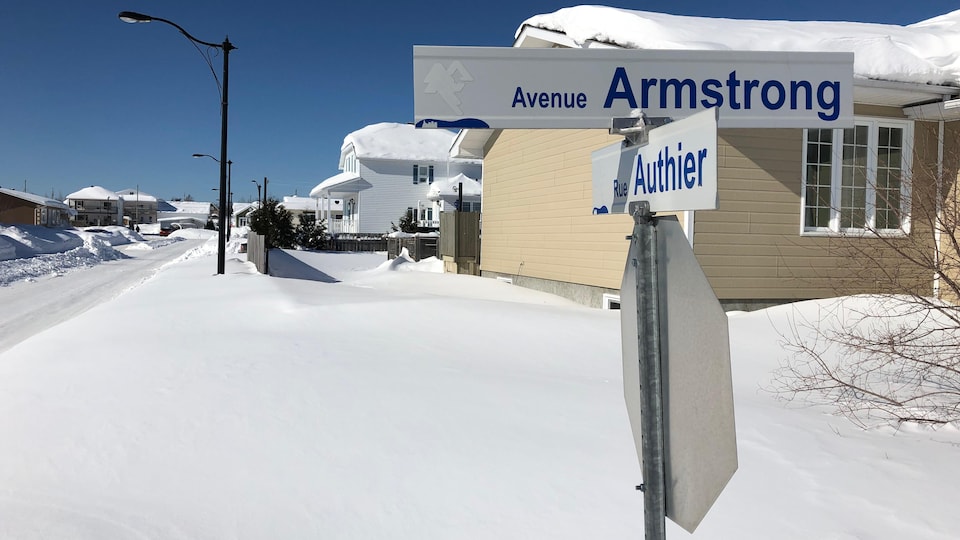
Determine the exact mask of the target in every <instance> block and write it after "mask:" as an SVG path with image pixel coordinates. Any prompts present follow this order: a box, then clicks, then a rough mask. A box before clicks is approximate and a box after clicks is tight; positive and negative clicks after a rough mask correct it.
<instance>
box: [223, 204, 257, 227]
mask: <svg viewBox="0 0 960 540" xmlns="http://www.w3.org/2000/svg"><path fill="white" fill-rule="evenodd" d="M259 207H260V201H256V202H252V203H233V213H232V214H231V215H230V219H231V224H232V225H233V226H234V227H246V226H248V225H250V214H251V213H252V212H253V211H255V210H256V209H257V208H259Z"/></svg>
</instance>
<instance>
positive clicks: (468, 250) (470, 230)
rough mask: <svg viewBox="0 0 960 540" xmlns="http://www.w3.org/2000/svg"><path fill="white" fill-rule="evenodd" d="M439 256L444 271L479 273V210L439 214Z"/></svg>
mask: <svg viewBox="0 0 960 540" xmlns="http://www.w3.org/2000/svg"><path fill="white" fill-rule="evenodd" d="M440 256H441V257H443V263H444V271H446V272H451V273H457V274H473V275H480V212H443V213H441V214H440Z"/></svg>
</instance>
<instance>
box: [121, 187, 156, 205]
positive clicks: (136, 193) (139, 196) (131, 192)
mask: <svg viewBox="0 0 960 540" xmlns="http://www.w3.org/2000/svg"><path fill="white" fill-rule="evenodd" d="M117 195H119V196H121V197H123V198H124V200H126V201H127V202H129V201H140V202H157V198H156V197H154V196H153V195H151V194H149V193H144V192H143V191H140V190H139V189H121V190H120V191H118V192H117Z"/></svg>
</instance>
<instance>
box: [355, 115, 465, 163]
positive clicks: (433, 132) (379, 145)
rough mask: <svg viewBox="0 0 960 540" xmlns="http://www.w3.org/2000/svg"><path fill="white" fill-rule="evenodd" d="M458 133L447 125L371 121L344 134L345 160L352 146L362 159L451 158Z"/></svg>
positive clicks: (435, 159) (444, 159)
mask: <svg viewBox="0 0 960 540" xmlns="http://www.w3.org/2000/svg"><path fill="white" fill-rule="evenodd" d="M456 136H457V134H456V133H454V132H452V131H447V130H445V129H417V128H416V127H414V126H413V125H411V124H396V123H393V122H381V123H379V124H371V125H369V126H366V127H363V128H361V129H358V130H357V131H354V132H353V133H350V134H349V135H347V136H346V137H344V139H343V145H342V146H341V147H340V152H341V161H342V155H343V153H344V152H346V151H347V149H348V148H350V146H353V150H354V153H356V155H357V157H358V158H360V159H397V160H406V161H447V160H449V159H450V145H452V144H453V139H454V138H455V137H456ZM342 166H343V164H342V163H341V167H342Z"/></svg>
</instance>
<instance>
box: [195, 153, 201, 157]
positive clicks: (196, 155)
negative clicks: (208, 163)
mask: <svg viewBox="0 0 960 540" xmlns="http://www.w3.org/2000/svg"><path fill="white" fill-rule="evenodd" d="M193 157H203V154H194V155H193Z"/></svg>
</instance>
